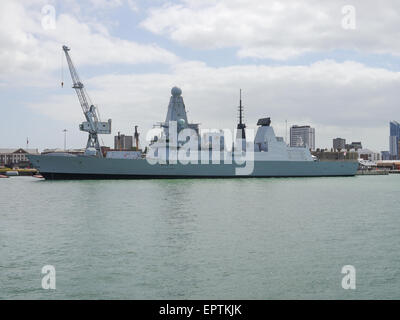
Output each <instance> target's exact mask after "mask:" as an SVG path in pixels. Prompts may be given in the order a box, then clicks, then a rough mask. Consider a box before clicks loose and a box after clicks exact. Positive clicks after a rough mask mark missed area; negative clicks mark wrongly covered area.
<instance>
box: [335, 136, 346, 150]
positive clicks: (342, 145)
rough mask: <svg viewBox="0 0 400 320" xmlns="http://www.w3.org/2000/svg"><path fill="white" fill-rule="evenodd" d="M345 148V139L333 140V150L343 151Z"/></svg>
mask: <svg viewBox="0 0 400 320" xmlns="http://www.w3.org/2000/svg"><path fill="white" fill-rule="evenodd" d="M345 148H346V139H342V138H336V139H333V150H344V149H345Z"/></svg>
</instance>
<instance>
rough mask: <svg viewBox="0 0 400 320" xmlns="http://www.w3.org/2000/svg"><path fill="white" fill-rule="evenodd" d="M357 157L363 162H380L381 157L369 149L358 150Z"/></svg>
mask: <svg viewBox="0 0 400 320" xmlns="http://www.w3.org/2000/svg"><path fill="white" fill-rule="evenodd" d="M357 152H358V157H359V158H360V159H363V160H369V161H379V160H381V155H380V154H379V153H377V152H374V151H372V150H369V149H358V150H357Z"/></svg>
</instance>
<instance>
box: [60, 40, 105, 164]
mask: <svg viewBox="0 0 400 320" xmlns="http://www.w3.org/2000/svg"><path fill="white" fill-rule="evenodd" d="M62 48H63V50H64V53H65V57H66V59H67V63H68V68H69V71H70V73H71V78H72V88H74V89H75V92H76V94H77V95H78V99H79V103H80V104H81V107H82V111H83V114H84V115H85V118H86V121H85V122H82V123H81V124H80V125H79V129H80V130H81V131H85V132H88V133H89V137H88V141H87V145H86V153H90V150H93V149H95V150H96V155H97V156H98V157H102V156H103V154H102V152H101V148H100V143H99V138H98V135H99V134H110V133H111V119H108V121H107V122H101V120H100V116H99V112H98V110H97V108H96V106H95V105H94V104H92V102H91V100H90V98H89V96H88V94H87V92H86V90H85V87H84V85H83V83H82V82H81V80H80V79H79V76H78V72H77V71H76V69H75V67H74V64H73V63H72V60H71V57H70V55H69V53H68V51H70V48H68V47H67V46H63V47H62Z"/></svg>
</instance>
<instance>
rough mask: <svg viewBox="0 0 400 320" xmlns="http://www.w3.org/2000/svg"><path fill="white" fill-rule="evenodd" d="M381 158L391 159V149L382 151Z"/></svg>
mask: <svg viewBox="0 0 400 320" xmlns="http://www.w3.org/2000/svg"><path fill="white" fill-rule="evenodd" d="M381 159H382V160H390V152H389V151H381Z"/></svg>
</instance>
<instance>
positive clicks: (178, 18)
mask: <svg viewBox="0 0 400 320" xmlns="http://www.w3.org/2000/svg"><path fill="white" fill-rule="evenodd" d="M348 4H349V3H348V2H347V1H342V0H339V1H318V0H306V1H297V0H286V1H259V0H246V1H242V0H219V1H212V0H210V1H203V0H186V1H181V2H180V3H179V4H172V3H169V4H164V5H162V6H160V7H154V8H152V9H151V10H150V11H149V17H147V18H146V19H145V20H144V21H143V22H142V23H141V25H142V27H144V28H146V29H147V30H149V31H151V32H153V33H155V34H160V35H166V36H168V37H169V38H170V39H172V40H173V41H175V42H177V43H179V44H181V45H184V46H188V47H192V48H195V49H215V48H226V47H233V48H237V50H238V51H237V54H238V56H240V57H253V58H271V59H276V60H286V59H290V58H293V57H296V56H299V55H301V54H304V53H308V52H321V51H322V52H324V51H330V50H335V49H345V50H357V51H360V52H369V53H378V54H382V53H383V54H393V55H400V43H399V42H398V41H393V39H397V38H398V36H399V31H398V30H399V28H398V21H399V18H400V3H399V2H398V1H394V0H386V1H381V2H379V3H378V2H376V1H373V0H354V1H352V2H351V4H352V5H353V6H354V7H355V9H356V11H355V12H356V29H355V30H346V29H344V28H343V27H342V20H343V18H344V17H345V15H344V14H343V13H342V8H343V6H344V5H348Z"/></svg>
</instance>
